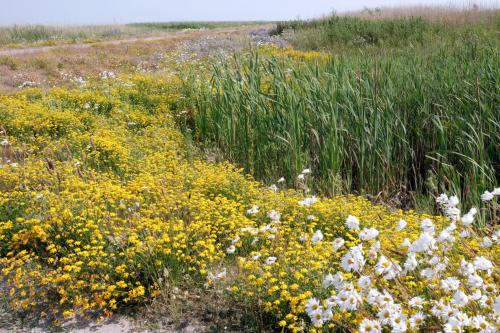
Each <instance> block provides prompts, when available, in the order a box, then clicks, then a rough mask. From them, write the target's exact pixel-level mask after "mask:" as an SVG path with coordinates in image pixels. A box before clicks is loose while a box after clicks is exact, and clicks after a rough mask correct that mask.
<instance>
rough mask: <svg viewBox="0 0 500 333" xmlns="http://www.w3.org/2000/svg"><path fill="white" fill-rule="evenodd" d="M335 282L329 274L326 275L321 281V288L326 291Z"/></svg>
mask: <svg viewBox="0 0 500 333" xmlns="http://www.w3.org/2000/svg"><path fill="white" fill-rule="evenodd" d="M334 282H335V279H334V278H333V275H332V274H331V273H328V274H327V275H326V276H325V278H324V279H323V284H322V285H323V288H325V289H327V288H329V287H331V286H333V284H334Z"/></svg>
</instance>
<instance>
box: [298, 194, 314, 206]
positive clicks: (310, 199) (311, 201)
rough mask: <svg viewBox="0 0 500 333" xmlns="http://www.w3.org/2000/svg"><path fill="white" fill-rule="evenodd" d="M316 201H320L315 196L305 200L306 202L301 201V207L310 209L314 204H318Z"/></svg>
mask: <svg viewBox="0 0 500 333" xmlns="http://www.w3.org/2000/svg"><path fill="white" fill-rule="evenodd" d="M316 201H318V199H316V197H315V196H312V197H310V198H305V199H304V200H301V201H299V205H300V206H305V207H309V206H311V205H312V204H314V203H316Z"/></svg>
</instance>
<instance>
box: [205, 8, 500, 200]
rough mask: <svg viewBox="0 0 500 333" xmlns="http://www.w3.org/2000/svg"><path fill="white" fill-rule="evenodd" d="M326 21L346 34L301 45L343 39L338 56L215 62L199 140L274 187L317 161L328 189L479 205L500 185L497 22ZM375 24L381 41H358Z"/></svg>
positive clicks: (318, 183) (323, 189) (320, 183)
mask: <svg viewBox="0 0 500 333" xmlns="http://www.w3.org/2000/svg"><path fill="white" fill-rule="evenodd" d="M325 22H326V23H324V24H326V25H327V26H328V31H329V32H330V33H331V36H335V37H332V39H329V41H328V42H324V41H323V40H322V36H321V35H320V34H317V38H318V40H316V41H315V40H314V38H311V39H310V40H308V41H307V43H306V44H305V45H302V46H303V48H306V49H308V48H312V49H317V48H318V47H310V45H316V44H315V43H318V45H320V44H321V45H323V48H325V49H330V48H335V47H336V46H335V45H337V44H338V45H339V46H340V48H341V49H342V51H338V52H336V51H335V50H333V49H330V50H332V53H333V54H334V55H333V56H332V57H331V60H329V61H319V62H306V63H294V62H291V61H289V60H286V59H284V58H281V57H279V56H276V57H271V58H265V57H262V56H261V55H260V54H259V52H258V51H256V52H253V53H252V54H250V55H245V54H240V55H237V56H236V57H235V58H234V59H233V61H223V62H220V63H218V64H215V65H214V69H213V78H212V82H211V85H209V86H207V87H206V89H204V90H203V93H201V94H200V95H199V97H198V102H197V104H196V105H195V107H196V110H197V113H196V114H195V124H196V125H195V129H196V135H197V138H198V140H199V141H201V142H203V143H205V145H207V146H217V147H218V148H220V149H221V150H222V151H223V153H224V154H225V156H226V157H227V158H229V159H230V160H232V161H234V162H237V163H238V164H240V165H242V166H243V167H245V169H246V170H247V171H249V172H251V173H252V174H254V175H255V176H256V177H258V178H259V179H262V180H265V181H267V182H270V183H271V182H275V181H276V180H277V179H278V178H279V177H281V176H284V177H286V178H287V180H288V183H289V185H291V183H293V182H294V180H295V177H296V176H297V174H298V173H300V171H301V170H302V169H303V168H306V167H307V168H311V169H312V172H313V175H314V179H315V190H316V191H317V192H320V193H324V194H333V193H346V192H357V193H362V194H371V195H380V197H382V198H385V199H390V198H392V199H397V200H396V202H397V203H398V205H401V206H406V205H410V206H414V205H416V204H419V205H422V206H428V205H431V206H432V204H431V203H429V202H422V199H421V197H423V196H422V194H426V196H425V197H427V198H429V194H430V197H431V198H432V195H437V194H438V193H440V192H442V191H447V192H453V193H457V194H460V195H461V197H462V200H464V201H465V202H466V203H473V201H474V200H477V198H478V197H479V195H478V192H481V193H482V191H484V190H485V189H490V188H492V187H493V186H494V185H496V184H498V182H499V180H500V172H499V171H500V153H499V151H500V150H499V143H500V95H499V89H498V87H499V80H500V72H499V59H500V58H499V54H498V50H499V48H498V38H495V36H494V34H495V32H494V30H493V29H491V30H490V29H486V28H484V27H481V26H473V27H470V28H466V27H461V28H460V29H461V30H460V31H459V32H457V30H449V29H448V28H447V27H445V26H441V27H439V26H438V24H437V23H430V22H427V21H425V20H422V19H408V20H404V19H395V20H384V21H362V20H360V19H357V18H332V19H328V20H327V21H325ZM332 22H333V23H334V24H332ZM315 24H316V23H313V24H312V26H313V27H314V26H315ZM321 24H323V23H321ZM330 24H331V25H330ZM296 29H299V31H300V29H306V30H307V29H309V24H308V23H304V27H303V28H302V27H299V28H296ZM313 29H315V28H313ZM321 29H324V26H323V25H321ZM325 29H326V28H325ZM367 31H372V32H373V34H368V35H371V36H372V37H371V38H372V39H371V40H373V42H370V43H368V42H364V43H362V44H359V45H358V44H353V43H351V42H350V41H352V40H353V39H355V37H356V36H361V35H363V36H366V32H367ZM492 31H493V32H492ZM361 32H362V33H361ZM364 39H365V41H368V40H369V38H364ZM295 41H297V39H295ZM264 82H266V83H264ZM427 200H429V199H427ZM431 200H432V199H431Z"/></svg>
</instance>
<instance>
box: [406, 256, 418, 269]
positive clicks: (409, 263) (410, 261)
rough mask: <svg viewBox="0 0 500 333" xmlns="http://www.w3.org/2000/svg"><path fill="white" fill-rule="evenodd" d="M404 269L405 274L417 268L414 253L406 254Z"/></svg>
mask: <svg viewBox="0 0 500 333" xmlns="http://www.w3.org/2000/svg"><path fill="white" fill-rule="evenodd" d="M403 266H404V268H405V270H406V271H407V272H411V271H413V270H414V269H415V268H417V266H418V261H417V256H416V255H415V253H410V254H408V257H407V258H406V261H405V263H404V265H403Z"/></svg>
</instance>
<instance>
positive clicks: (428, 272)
mask: <svg viewBox="0 0 500 333" xmlns="http://www.w3.org/2000/svg"><path fill="white" fill-rule="evenodd" d="M420 276H421V277H423V278H426V279H429V280H430V279H432V278H433V277H434V276H436V271H435V270H433V269H432V268H424V269H423V270H421V271H420Z"/></svg>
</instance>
